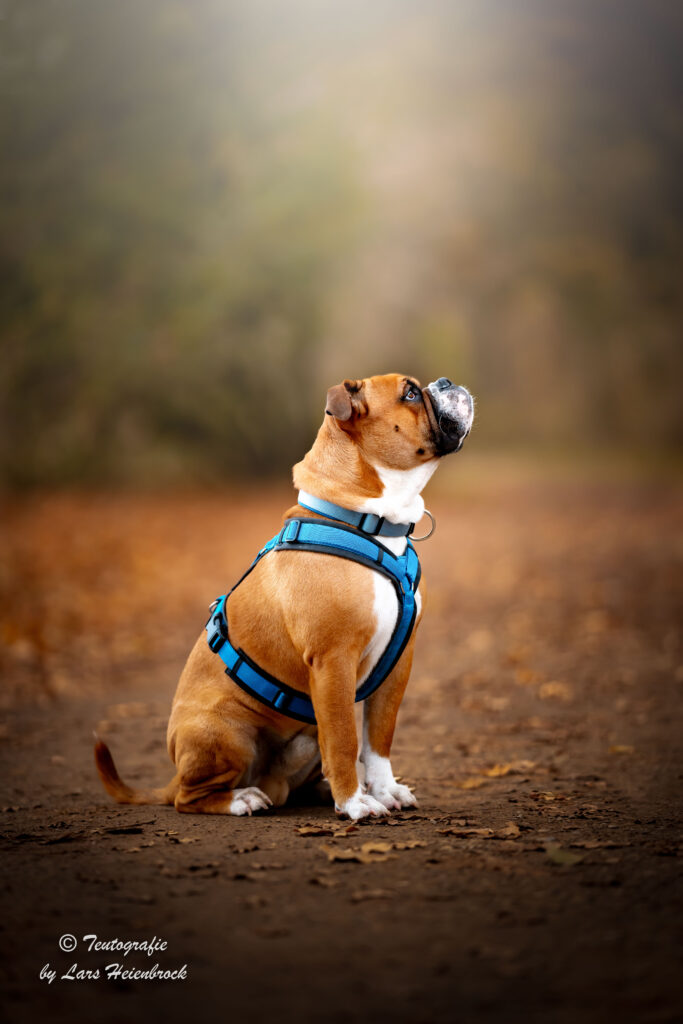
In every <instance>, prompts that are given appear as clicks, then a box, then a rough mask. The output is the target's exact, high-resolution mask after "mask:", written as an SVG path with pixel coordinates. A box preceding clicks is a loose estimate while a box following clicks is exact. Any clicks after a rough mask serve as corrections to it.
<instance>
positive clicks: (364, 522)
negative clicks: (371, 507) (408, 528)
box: [358, 512, 384, 537]
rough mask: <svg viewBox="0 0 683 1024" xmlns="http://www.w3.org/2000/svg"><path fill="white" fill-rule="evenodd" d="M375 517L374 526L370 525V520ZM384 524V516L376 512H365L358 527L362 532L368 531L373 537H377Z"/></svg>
mask: <svg viewBox="0 0 683 1024" xmlns="http://www.w3.org/2000/svg"><path fill="white" fill-rule="evenodd" d="M371 519H374V520H375V525H374V527H370V526H369V525H368V520H371ZM383 526H384V516H378V515H377V514H376V513H375V512H365V513H364V514H363V518H362V519H361V521H360V522H359V523H358V529H359V530H360V531H361V532H362V533H368V534H369V535H370V536H371V537H376V536H377V534H378V533H379V531H380V530H381V529H382V527H383Z"/></svg>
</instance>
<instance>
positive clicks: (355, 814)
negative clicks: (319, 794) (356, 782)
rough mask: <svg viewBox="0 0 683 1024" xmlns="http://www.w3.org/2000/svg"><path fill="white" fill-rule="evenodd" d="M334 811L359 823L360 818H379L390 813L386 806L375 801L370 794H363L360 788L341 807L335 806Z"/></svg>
mask: <svg viewBox="0 0 683 1024" xmlns="http://www.w3.org/2000/svg"><path fill="white" fill-rule="evenodd" d="M334 809H335V811H336V812H337V814H343V815H345V816H346V817H348V818H352V819H353V821H358V819H359V818H369V817H379V816H380V815H382V814H388V813H389V811H388V809H387V807H386V805H385V804H383V803H380V801H379V800H375V798H374V797H373V796H371V795H370V794H369V793H363V792H362V790H361V789H360V787H359V788H358V789H357V790H356V792H355V793H354V794H353V796H352V797H350V798H349V799H348V800H347V801H346V802H345V803H343V804H342V805H341V807H340V806H339V805H338V804H335V805H334Z"/></svg>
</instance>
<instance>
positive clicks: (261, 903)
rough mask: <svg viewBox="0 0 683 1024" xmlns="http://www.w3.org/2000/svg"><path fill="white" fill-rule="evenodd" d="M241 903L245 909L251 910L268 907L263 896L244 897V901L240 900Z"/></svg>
mask: <svg viewBox="0 0 683 1024" xmlns="http://www.w3.org/2000/svg"><path fill="white" fill-rule="evenodd" d="M242 903H244V905H245V907H252V908H255V907H266V906H268V900H267V899H266V898H265V896H258V895H256V894H254V895H253V896H245V897H244V899H243V900H242Z"/></svg>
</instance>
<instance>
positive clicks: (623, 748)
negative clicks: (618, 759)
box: [609, 743, 636, 754]
mask: <svg viewBox="0 0 683 1024" xmlns="http://www.w3.org/2000/svg"><path fill="white" fill-rule="evenodd" d="M635 750H636V748H635V747H632V746H630V745H629V744H628V743H613V744H612V746H611V747H610V748H609V753H610V754H634V753H635Z"/></svg>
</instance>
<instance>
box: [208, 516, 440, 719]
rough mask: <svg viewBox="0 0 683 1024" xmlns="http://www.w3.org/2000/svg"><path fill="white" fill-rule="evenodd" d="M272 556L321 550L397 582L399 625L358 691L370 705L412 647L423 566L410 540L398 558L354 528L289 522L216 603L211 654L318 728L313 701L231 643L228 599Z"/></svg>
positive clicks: (253, 688) (240, 679) (262, 696)
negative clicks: (416, 599) (417, 597)
mask: <svg viewBox="0 0 683 1024" xmlns="http://www.w3.org/2000/svg"><path fill="white" fill-rule="evenodd" d="M270 551H317V552H320V553H321V554H326V555H336V556H338V557H339V558H348V559H350V560H351V561H352V562H359V563H360V564H361V565H366V566H367V567H368V568H370V569H374V570H375V571H376V572H379V573H382V575H384V576H386V577H387V578H388V579H389V580H391V582H392V584H393V586H394V589H395V591H396V596H397V598H398V606H399V613H398V616H397V619H396V626H395V627H394V631H393V633H392V635H391V639H390V640H389V643H388V644H387V647H386V650H385V651H384V653H383V654H382V655H381V657H380V658H379V660H378V662H377V664H376V665H375V667H374V668H373V670H372V672H371V673H370V675H369V676H368V678H367V679H366V680H365V682H364V683H363V684H362V685H361V686H360V687H359V688H358V690H357V691H356V701H361V700H365V699H366V697H369V696H370V694H371V693H374V691H375V690H376V689H377V688H378V687H379V686H380V685H381V684H382V683H383V682H384V680H385V679H386V678H387V676H388V675H389V673H390V672H391V670H392V669H393V667H394V665H395V664H396V662H397V661H398V659H399V658H400V657H401V654H402V653H403V650H404V648H405V646H406V644H407V643H408V639H409V637H410V634H411V633H412V631H413V625H414V623H415V614H416V606H415V592H416V590H417V588H418V585H419V583H420V561H419V559H418V557H417V553H416V551H415V548H414V547H413V545H412V544H411V542H410V540H408V541H407V542H406V549H405V551H404V553H403V554H402V555H401V556H399V557H397V556H396V555H394V554H393V553H392V552H391V551H389V549H388V548H386V547H385V546H384V545H383V544H381V543H380V542H379V541H378V540H375V538H374V537H370V536H367V535H365V534H362V533H359V531H358V530H356V529H354V528H353V527H350V526H345V525H342V524H341V523H333V522H329V521H325V520H321V519H308V518H303V517H302V518H296V519H288V520H287V522H286V523H285V525H284V526H283V528H282V529H281V530H280V532H279V533H278V534H276V535H275V537H273V538H272V539H271V540H269V541H268V543H267V544H265V545H264V546H263V547H262V548H261V550H260V551H259V553H258V554H257V556H256V558H255V559H254V561H253V562H252V564H251V565H250V566H249V568H248V569H247V571H246V572H245V573H244V576H242V577H241V579H239V580H238V582H237V583H236V584H235V586H234V587H233V588H232V590H230V592H229V593H228V594H223V595H222V596H221V597H219V598H217V600H216V601H214V603H213V605H212V606H211V615H210V616H209V621H208V622H207V624H206V637H207V641H208V644H209V647H210V648H211V650H212V651H213V652H214V653H215V654H218V656H219V657H220V658H221V660H222V661H223V662H224V664H225V671H226V673H227V675H229V676H230V678H231V679H233V680H234V682H236V683H237V685H238V686H240V687H241V688H242V689H243V690H245V691H246V692H247V693H249V694H251V696H252V697H255V698H256V699H257V700H260V701H261V702H262V703H263V704H266V705H268V707H272V708H274V709H275V710H276V711H279V712H280V713H281V714H284V715H288V716H289V717H290V718H296V719H298V720H299V721H301V722H310V723H315V713H314V711H313V702H312V701H311V699H310V697H308V696H307V695H306V694H304V693H301V691H299V690H295V689H294V688H293V687H291V686H287V684H286V683H283V682H281V681H280V680H278V679H275V677H274V676H271V675H270V674H269V673H268V672H266V671H264V669H262V668H260V667H259V666H258V665H257V664H256V663H255V662H254V661H252V659H251V658H250V657H249V655H248V654H246V653H245V651H243V650H242V649H241V648H240V647H237V648H236V647H233V645H232V644H231V642H230V636H229V631H228V620H227V615H226V602H227V600H228V597H229V596H230V594H231V593H232V592H233V590H235V589H236V587H238V586H239V584H240V583H241V582H242V580H244V579H245V578H246V577H247V576H248V575H249V573H250V572H251V571H252V569H253V568H254V567H255V566H256V565H258V563H259V562H260V560H261V559H262V558H263V557H264V556H265V555H267V554H268V553H269V552H270Z"/></svg>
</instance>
